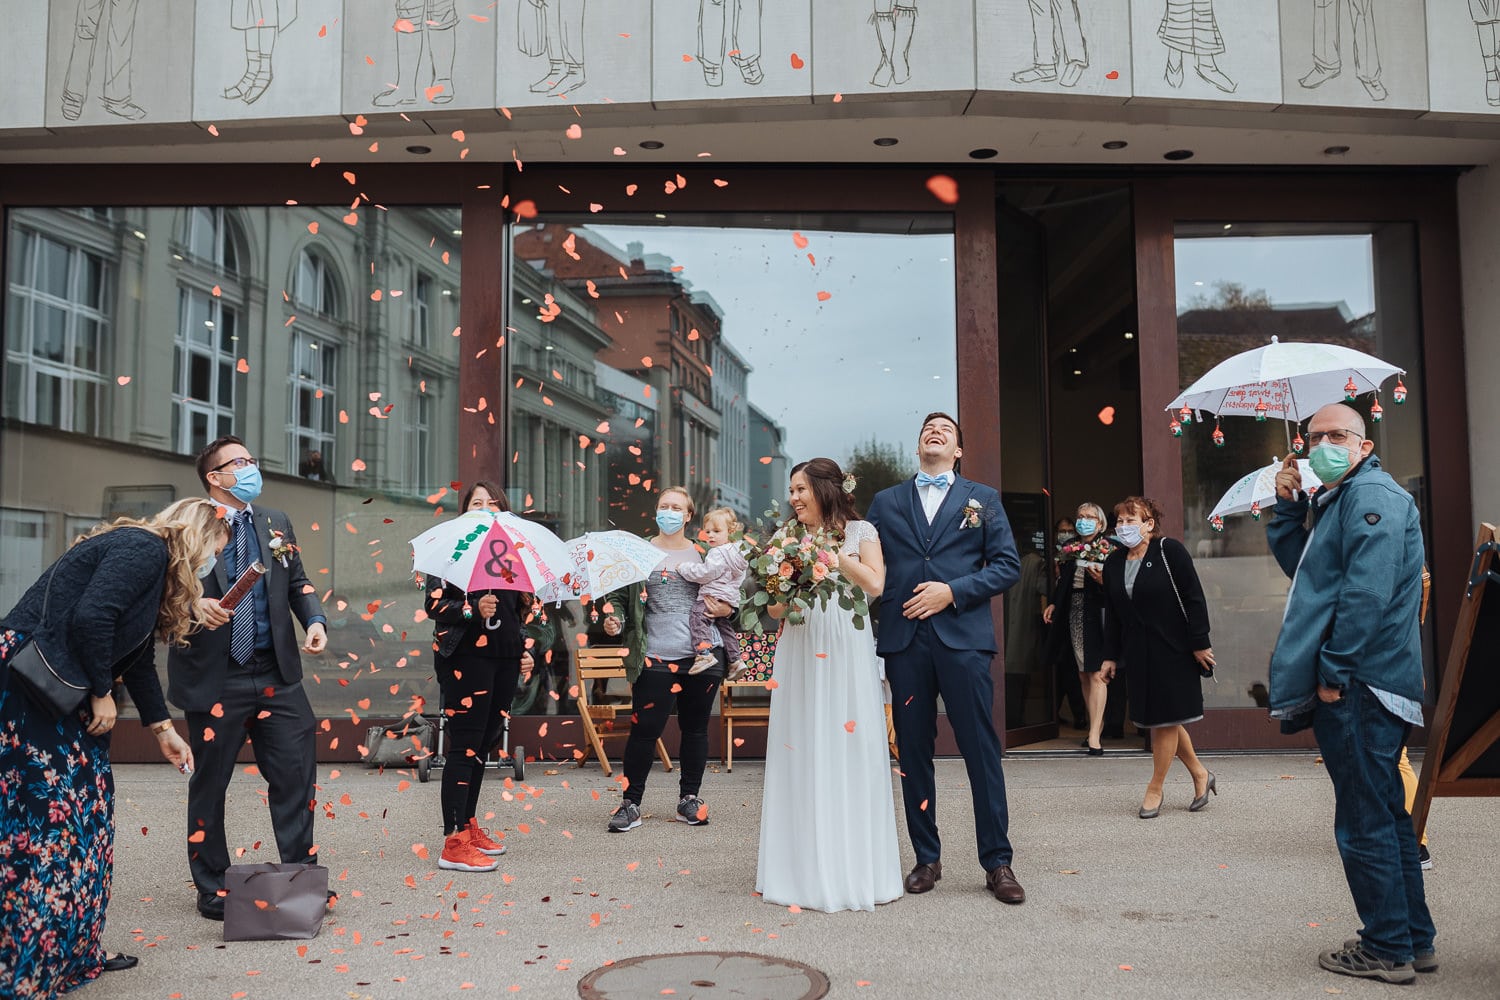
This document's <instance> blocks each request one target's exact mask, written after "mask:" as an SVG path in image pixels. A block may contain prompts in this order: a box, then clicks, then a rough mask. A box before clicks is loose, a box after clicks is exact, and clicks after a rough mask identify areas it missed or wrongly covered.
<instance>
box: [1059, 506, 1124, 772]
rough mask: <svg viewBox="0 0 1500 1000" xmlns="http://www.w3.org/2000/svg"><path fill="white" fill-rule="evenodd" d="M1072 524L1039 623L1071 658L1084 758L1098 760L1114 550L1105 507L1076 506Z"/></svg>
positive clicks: (1105, 691)
mask: <svg viewBox="0 0 1500 1000" xmlns="http://www.w3.org/2000/svg"><path fill="white" fill-rule="evenodd" d="M1073 523H1074V524H1075V525H1076V526H1077V530H1078V538H1077V540H1075V541H1073V542H1071V543H1069V544H1068V545H1066V546H1064V547H1063V556H1064V558H1065V559H1066V561H1065V562H1063V563H1062V565H1061V569H1060V572H1059V574H1058V579H1057V587H1056V589H1055V590H1054V592H1053V594H1052V603H1051V604H1049V605H1047V609H1046V610H1045V611H1043V612H1042V619H1043V621H1045V622H1046V623H1047V624H1048V625H1051V626H1053V628H1052V632H1051V633H1050V635H1049V644H1050V645H1052V646H1053V647H1063V648H1065V649H1066V650H1067V651H1068V652H1069V653H1071V654H1072V663H1073V664H1074V666H1076V667H1077V670H1078V678H1079V682H1080V684H1081V685H1082V686H1083V692H1084V693H1083V697H1084V702H1085V703H1086V704H1087V706H1088V736H1087V738H1085V739H1084V741H1083V747H1084V749H1085V750H1087V751H1088V754H1089V756H1091V757H1102V756H1104V745H1103V744H1102V743H1101V742H1100V736H1101V734H1102V732H1103V729H1104V705H1105V702H1106V700H1107V699H1108V697H1109V681H1110V678H1108V677H1106V676H1104V673H1103V671H1101V670H1100V669H1099V668H1100V667H1101V666H1102V665H1103V663H1104V656H1103V653H1104V602H1105V596H1104V560H1105V559H1107V558H1109V554H1110V552H1112V551H1113V550H1114V546H1113V545H1111V544H1110V542H1109V538H1108V535H1107V532H1106V530H1105V529H1106V528H1107V527H1108V526H1109V522H1108V520H1106V519H1105V516H1104V508H1103V507H1100V506H1099V505H1098V504H1096V503H1082V504H1079V505H1078V513H1077V516H1076V517H1075V518H1074V521H1073ZM1059 611H1061V616H1059V614H1058V612H1059ZM1054 655H1055V654H1054ZM1064 655H1067V654H1066V653H1065V654H1064Z"/></svg>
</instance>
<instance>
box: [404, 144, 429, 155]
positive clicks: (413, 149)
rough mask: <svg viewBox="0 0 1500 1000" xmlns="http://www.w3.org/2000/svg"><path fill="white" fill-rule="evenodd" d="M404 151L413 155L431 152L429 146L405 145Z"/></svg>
mask: <svg viewBox="0 0 1500 1000" xmlns="http://www.w3.org/2000/svg"><path fill="white" fill-rule="evenodd" d="M406 151H407V152H408V153H411V154H412V155H414V156H426V155H427V154H428V153H430V152H432V147H431V146H407V147H406Z"/></svg>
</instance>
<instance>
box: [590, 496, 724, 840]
mask: <svg viewBox="0 0 1500 1000" xmlns="http://www.w3.org/2000/svg"><path fill="white" fill-rule="evenodd" d="M694 513H695V508H694V505H693V498H692V497H691V496H690V495H689V494H688V491H687V489H686V488H685V487H682V486H671V487H668V488H667V489H664V490H662V491H661V493H659V494H657V498H656V529H657V534H656V535H655V537H653V538H652V539H651V544H652V545H654V546H656V547H657V548H658V549H660V550H661V553H662V560H661V563H660V564H659V565H658V566H657V567H656V570H655V571H654V572H653V573H652V574H651V577H650V578H649V581H648V583H649V585H648V586H644V587H643V586H642V585H641V584H639V583H635V584H631V585H630V586H629V587H626V588H623V589H621V590H617V591H614V592H613V593H611V594H609V595H607V596H606V597H605V598H604V600H603V601H602V602H601V604H600V608H601V610H602V612H603V618H602V619H601V625H602V628H603V630H604V633H605V635H607V636H609V637H610V638H612V639H616V640H618V641H619V642H620V644H621V645H622V646H624V647H625V648H626V654H625V679H626V680H627V681H629V682H630V692H631V702H632V706H633V709H634V711H633V713H632V718H633V725H632V726H631V727H630V735H629V736H628V737H627V738H626V741H625V755H624V756H625V762H624V771H625V775H624V782H625V789H624V796H623V798H622V800H621V802H620V805H619V807H618V808H616V809H615V811H614V812H613V813H612V814H611V815H610V820H609V831H610V832H611V833H626V832H628V831H630V830H634V829H635V828H636V827H638V826H640V825H641V802H642V800H643V796H644V794H645V791H646V779H647V777H649V776H650V774H651V761H652V759H653V758H654V756H655V753H656V741H657V740H658V739H660V738H661V734H662V733H663V732H664V731H665V730H666V728H667V720H668V719H669V718H671V716H672V711H673V709H676V711H677V726H678V729H679V730H680V731H681V734H682V742H681V745H680V749H679V750H678V755H679V757H680V758H681V759H680V761H679V768H678V770H679V771H680V778H679V781H678V797H677V811H676V816H675V818H676V819H677V820H678V821H680V822H683V823H686V824H688V825H689V826H702V825H703V824H705V823H707V822H708V803H706V802H704V801H703V799H701V798H699V797H698V793H699V792H700V791H701V790H702V786H703V772H704V771H705V770H706V769H707V767H708V719H709V715H710V714H711V713H712V712H713V706H714V699H715V696H716V695H717V694H718V692H719V685H720V684H721V683H723V681H724V661H723V651H722V648H721V647H718V646H717V645H716V646H715V647H714V652H715V655H716V656H717V657H718V658H719V663H718V665H717V666H716V667H715V668H714V669H711V670H704V671H702V672H700V673H696V674H691V675H689V673H688V671H689V670H690V669H691V668H692V666H693V661H694V660H695V659H696V658H697V653H696V652H695V651H694V649H693V638H692V632H691V627H690V624H689V619H690V618H691V617H692V612H693V602H694V601H696V600H697V599H698V585H697V584H696V583H690V582H689V581H688V580H686V579H685V578H684V577H683V576H682V575H681V574H680V573H679V572H678V571H677V570H678V567H680V566H682V565H683V564H685V563H687V564H691V563H698V562H700V561H701V560H700V558H699V556H698V550H697V548H695V547H694V546H693V543H692V540H691V539H690V537H689V536H688V534H687V526H688V524H689V523H691V521H692V519H693V516H694ZM721 610H722V611H723V612H724V613H728V609H721ZM717 638H718V636H717V633H715V634H714V635H713V640H717Z"/></svg>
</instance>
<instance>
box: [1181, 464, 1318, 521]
mask: <svg viewBox="0 0 1500 1000" xmlns="http://www.w3.org/2000/svg"><path fill="white" fill-rule="evenodd" d="M1280 471H1281V462H1280V460H1276V461H1273V462H1272V463H1271V464H1270V465H1267V466H1265V467H1264V468H1261V469H1256V470H1255V471H1254V472H1252V473H1250V474H1249V475H1248V476H1244V477H1243V478H1241V479H1240V481H1239V482H1237V483H1235V484H1234V485H1233V486H1231V487H1229V491H1228V492H1227V493H1225V494H1224V496H1223V497H1221V498H1220V499H1219V502H1218V503H1216V504H1214V509H1213V510H1212V511H1211V512H1210V513H1209V515H1208V520H1209V521H1210V522H1213V520H1214V519H1215V518H1221V517H1224V516H1225V515H1226V514H1246V513H1248V514H1250V515H1251V516H1252V517H1255V518H1257V519H1258V518H1259V517H1260V511H1261V508H1263V507H1267V506H1269V505H1270V504H1272V503H1274V502H1275V501H1276V473H1278V472H1280ZM1297 471H1298V472H1300V473H1302V489H1303V490H1304V491H1306V492H1308V493H1311V492H1312V491H1314V490H1316V489H1319V488H1321V487H1322V485H1323V481H1322V480H1320V479H1319V478H1318V477H1317V475H1316V474H1315V473H1314V472H1313V470H1312V465H1311V464H1310V463H1309V462H1308V460H1307V459H1305V458H1299V459H1297Z"/></svg>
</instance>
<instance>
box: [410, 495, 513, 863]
mask: <svg viewBox="0 0 1500 1000" xmlns="http://www.w3.org/2000/svg"><path fill="white" fill-rule="evenodd" d="M459 510H460V511H471V510H494V511H500V510H510V504H509V503H508V502H507V501H506V499H505V493H504V492H503V491H502V490H501V489H500V488H499V487H498V486H496V485H495V484H494V483H490V482H486V481H484V480H480V481H478V482H476V483H474V485H472V486H470V487H469V488H468V490H467V491H465V492H464V494H463V497H462V499H460V501H459ZM531 603H532V595H530V594H524V593H521V592H519V591H515V590H481V591H470V592H468V593H465V592H464V591H463V590H460V589H459V588H457V587H455V586H453V585H452V584H450V583H447V582H446V581H443V580H432V581H429V585H428V588H427V617H429V618H431V619H432V620H433V622H434V623H435V627H434V629H433V636H432V640H433V641H432V645H433V649H434V651H435V652H436V653H437V662H436V664H435V666H436V669H437V677H438V684H439V685H440V686H441V687H442V689H443V709H442V710H443V714H444V716H445V717H446V723H445V725H444V731H445V732H446V733H447V748H446V750H447V752H446V758H447V763H445V764H444V765H443V790H442V800H441V801H442V809H443V838H444V840H443V853H442V856H441V857H440V858H439V859H438V867H439V868H447V869H451V870H453V871H468V872H488V871H494V870H495V869H496V868H497V867H499V865H500V863H499V862H498V861H496V860H494V859H495V858H497V857H499V856H500V855H502V854H504V853H505V845H504V844H502V843H500V841H499V840H498V839H496V838H495V837H493V836H492V835H491V834H490V832H489V831H487V830H485V829H484V828H483V827H481V826H480V825H479V821H478V820H477V819H475V818H474V816H475V813H476V812H477V811H478V808H479V790H480V787H481V786H482V785H483V783H484V762H485V759H486V758H488V757H489V755H490V754H491V753H492V752H493V751H494V750H495V748H496V747H497V746H499V745H500V735H501V733H503V732H504V730H505V720H506V718H507V717H508V716H509V714H510V706H511V701H512V700H513V699H514V698H515V696H516V681H517V680H518V679H519V678H520V676H521V673H522V671H524V672H525V673H526V675H527V677H528V678H529V677H530V675H531V654H530V653H528V652H527V651H526V640H525V637H524V635H523V634H522V630H521V627H522V625H524V624H525V621H526V618H527V616H528V615H529V614H530V612H531ZM501 836H502V837H503V836H504V834H501Z"/></svg>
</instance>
